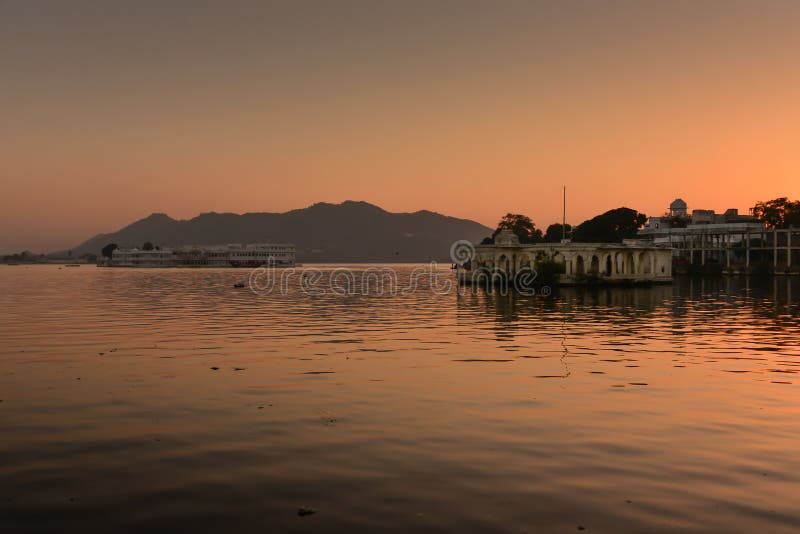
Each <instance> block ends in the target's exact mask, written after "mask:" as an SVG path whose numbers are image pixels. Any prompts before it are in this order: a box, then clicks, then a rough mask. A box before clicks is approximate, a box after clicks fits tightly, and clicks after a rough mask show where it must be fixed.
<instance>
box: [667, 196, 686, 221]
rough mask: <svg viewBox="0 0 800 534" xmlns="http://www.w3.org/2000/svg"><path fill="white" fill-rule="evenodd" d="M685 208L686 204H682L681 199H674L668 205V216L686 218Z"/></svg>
mask: <svg viewBox="0 0 800 534" xmlns="http://www.w3.org/2000/svg"><path fill="white" fill-rule="evenodd" d="M686 208H687V206H686V202H684V201H683V199H681V198H676V199H675V200H673V201H672V203H671V204H670V205H669V215H670V217H686V213H687V209H686Z"/></svg>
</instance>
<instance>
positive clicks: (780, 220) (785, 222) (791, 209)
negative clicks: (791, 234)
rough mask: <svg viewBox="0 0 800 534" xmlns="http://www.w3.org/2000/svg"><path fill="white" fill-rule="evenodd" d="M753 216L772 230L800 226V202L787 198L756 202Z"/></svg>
mask: <svg viewBox="0 0 800 534" xmlns="http://www.w3.org/2000/svg"><path fill="white" fill-rule="evenodd" d="M753 215H755V216H756V217H758V220H759V221H761V222H763V223H764V224H766V225H767V226H768V227H770V228H789V227H790V226H800V201H798V200H789V199H788V198H786V197H781V198H776V199H774V200H768V201H766V202H756V205H755V206H754V207H753Z"/></svg>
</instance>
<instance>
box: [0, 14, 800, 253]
mask: <svg viewBox="0 0 800 534" xmlns="http://www.w3.org/2000/svg"><path fill="white" fill-rule="evenodd" d="M164 4H166V5H164ZM334 4H335V5H334ZM798 27H800V3H798V2H791V1H785V2H779V1H772V2H763V3H756V2H722V1H720V2H703V3H700V2H690V1H686V2H660V3H656V2H605V3H602V5H601V4H600V3H590V2H504V3H499V4H494V3H489V2H441V3H436V4H435V5H434V4H433V3H430V4H428V3H422V2H419V3H414V4H411V3H399V2H398V3H396V4H395V5H394V6H392V5H389V4H384V3H371V2H347V3H344V2H342V3H330V5H327V4H325V3H306V2H300V3H292V4H291V5H290V4H289V3H286V4H283V5H277V6H268V5H267V4H266V3H264V2H211V1H208V2H175V1H173V2H165V3H162V2H138V3H127V4H124V3H112V2H103V1H94V0H86V1H73V2H55V1H53V2H46V1H43V2H24V1H15V0H11V1H5V2H0V66H2V71H0V110H2V116H3V119H2V121H0V144H1V146H2V152H0V154H2V157H0V177H2V178H1V183H2V195H0V253H8V252H16V251H20V250H24V249H30V250H34V251H37V252H51V251H54V250H61V249H66V248H69V247H72V246H75V245H77V244H79V243H80V242H82V241H84V240H85V239H87V238H89V237H91V236H93V235H95V234H97V233H101V232H111V231H115V230H117V229H119V228H120V227H122V226H124V225H127V224H129V223H131V222H133V221H134V220H136V219H138V218H141V217H144V216H147V215H148V214H150V213H153V212H164V213H167V214H168V215H170V216H172V217H174V218H178V219H186V218H191V217H194V216H196V215H197V214H199V213H202V212H209V211H217V212H236V213H244V212H283V211H288V210H291V209H295V208H302V207H306V206H308V205H311V204H313V203H315V202H341V201H343V200H348V199H350V200H364V201H367V202H371V203H374V204H376V205H379V206H381V207H382V208H384V209H386V210H388V211H397V212H412V211H417V210H422V209H427V210H432V211H437V212H440V213H443V214H446V215H450V216H454V217H461V218H468V219H473V220H476V221H478V222H481V223H483V224H485V225H487V226H494V225H495V223H496V222H497V220H498V219H499V218H500V217H501V216H502V215H503V214H505V213H506V212H519V213H524V214H527V215H529V216H530V217H531V218H532V219H533V220H534V221H535V223H536V225H537V226H538V227H540V228H542V229H544V228H546V227H547V225H549V224H551V223H553V222H560V220H561V209H562V208H561V194H562V186H566V187H567V191H568V207H567V211H568V213H567V221H568V222H570V223H572V224H577V223H580V222H582V221H583V220H585V219H587V218H590V217H592V216H594V215H597V214H599V213H602V212H604V211H606V210H609V209H612V208H616V207H620V206H627V207H630V208H634V209H637V210H639V211H641V212H644V213H646V214H648V215H659V214H661V213H663V212H664V211H665V210H666V209H667V206H668V204H669V202H670V201H671V200H673V199H674V198H676V197H681V198H683V199H685V200H686V201H687V202H688V204H689V207H690V209H691V208H707V209H715V210H717V211H723V210H725V209H727V208H731V207H732V208H739V210H740V211H746V210H747V209H748V208H749V207H751V206H752V205H753V204H754V203H755V202H756V201H759V200H768V199H771V198H775V197H779V196H788V197H791V198H798V197H800V150H798V146H797V140H798V139H800V99H798V97H797V93H798V91H797V90H798V87H800V32H798V31H797V28H798Z"/></svg>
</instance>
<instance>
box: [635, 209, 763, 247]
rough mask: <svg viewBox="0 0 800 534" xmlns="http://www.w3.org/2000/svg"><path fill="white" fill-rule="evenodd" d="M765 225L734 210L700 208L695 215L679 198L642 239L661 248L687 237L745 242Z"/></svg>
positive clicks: (647, 226) (647, 227)
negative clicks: (722, 235) (726, 236)
mask: <svg viewBox="0 0 800 534" xmlns="http://www.w3.org/2000/svg"><path fill="white" fill-rule="evenodd" d="M764 228H765V226H764V223H762V222H760V221H759V220H758V218H756V217H755V216H753V215H740V214H739V210H738V209H736V208H731V209H728V210H726V211H725V213H715V212H714V210H704V209H696V210H693V211H692V214H691V216H690V215H689V210H688V206H687V204H686V202H685V201H684V200H683V199H680V198H676V199H675V200H673V201H672V202H671V203H670V205H669V211H668V213H667V214H666V215H662V216H660V217H650V219H649V220H648V221H647V224H645V226H644V228H642V229H641V230H639V232H638V236H639V238H641V239H648V240H650V241H652V242H653V243H654V244H658V245H673V244H674V243H678V242H683V241H684V240H685V239H686V237H687V236H702V235H707V234H712V233H713V234H717V233H725V234H731V239H732V240H734V241H736V240H740V239H742V237H741V236H742V235H746V234H747V233H748V232H750V231H758V230H763V229H764Z"/></svg>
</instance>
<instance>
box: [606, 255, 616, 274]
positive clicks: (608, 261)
mask: <svg viewBox="0 0 800 534" xmlns="http://www.w3.org/2000/svg"><path fill="white" fill-rule="evenodd" d="M613 273H614V266H613V265H612V262H611V254H608V255H607V256H606V276H611V275H612V274H613Z"/></svg>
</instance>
